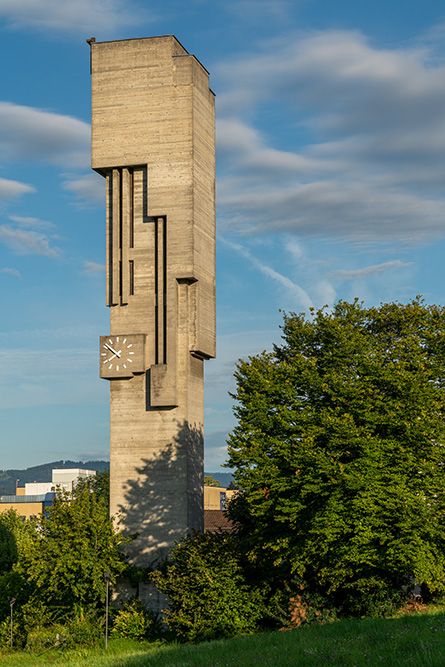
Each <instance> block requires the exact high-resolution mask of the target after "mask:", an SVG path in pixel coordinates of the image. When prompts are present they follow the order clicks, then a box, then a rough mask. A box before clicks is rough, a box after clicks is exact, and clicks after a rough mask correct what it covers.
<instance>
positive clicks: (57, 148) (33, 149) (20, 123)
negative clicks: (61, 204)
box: [0, 0, 90, 194]
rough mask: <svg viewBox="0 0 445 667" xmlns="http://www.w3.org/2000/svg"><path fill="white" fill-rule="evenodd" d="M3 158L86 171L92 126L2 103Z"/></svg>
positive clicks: (0, 147) (0, 145) (0, 133)
mask: <svg viewBox="0 0 445 667" xmlns="http://www.w3.org/2000/svg"><path fill="white" fill-rule="evenodd" d="M0 2H1V0H0ZM0 156H1V160H2V161H3V162H5V161H18V160H28V161H33V162H44V163H49V164H56V165H63V166H65V167H66V165H67V164H69V165H71V166H72V167H74V168H76V167H77V168H78V167H82V168H85V169H86V168H88V167H89V162H90V126H89V125H88V123H84V122H83V121H81V120H78V119H77V118H73V117H71V116H65V115H62V114H57V113H54V112H52V111H45V110H42V109H36V108H33V107H26V106H21V105H18V104H13V103H12V102H0ZM0 194H1V191H0Z"/></svg>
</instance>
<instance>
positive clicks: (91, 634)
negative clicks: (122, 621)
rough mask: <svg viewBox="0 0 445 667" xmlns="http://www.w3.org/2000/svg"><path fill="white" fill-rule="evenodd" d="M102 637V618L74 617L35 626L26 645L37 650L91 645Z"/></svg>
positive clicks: (31, 649)
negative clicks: (63, 621)
mask: <svg viewBox="0 0 445 667" xmlns="http://www.w3.org/2000/svg"><path fill="white" fill-rule="evenodd" d="M103 637H104V624H103V619H100V618H98V617H96V616H91V617H84V618H75V619H71V620H70V621H68V622H67V623H53V624H51V625H50V626H47V627H36V628H35V629H33V630H31V631H30V632H29V633H28V639H27V643H26V647H27V648H28V649H29V650H30V651H37V652H40V651H45V650H47V649H50V648H70V649H71V648H75V647H78V646H85V647H91V646H97V645H99V643H100V642H101V641H102V639H103Z"/></svg>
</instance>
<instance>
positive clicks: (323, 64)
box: [217, 31, 445, 243]
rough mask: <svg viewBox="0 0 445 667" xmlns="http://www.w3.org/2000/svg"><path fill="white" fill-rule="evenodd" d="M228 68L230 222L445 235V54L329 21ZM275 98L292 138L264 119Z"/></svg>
mask: <svg viewBox="0 0 445 667" xmlns="http://www.w3.org/2000/svg"><path fill="white" fill-rule="evenodd" d="M217 76H219V77H220V79H222V80H223V81H225V84H226V90H227V92H226V93H225V94H224V93H223V94H222V95H220V96H219V102H218V104H219V106H218V109H219V115H220V121H219V123H218V127H219V129H218V145H219V147H220V155H221V157H222V159H221V161H220V179H219V185H218V204H219V207H220V208H219V210H220V220H221V221H222V222H223V224H224V225H226V226H228V227H229V228H230V229H233V230H235V229H236V230H237V231H238V232H241V233H242V232H247V233H252V234H259V233H260V234H264V233H268V232H277V231H282V232H287V233H296V232H298V233H299V234H304V235H309V236H320V235H324V236H335V237H336V238H337V239H340V238H342V239H346V240H349V241H351V240H355V241H357V240H358V241H361V242H366V243H374V242H380V241H382V240H383V241H385V240H390V241H394V240H395V239H397V240H399V241H400V242H401V243H411V242H416V243H418V242H422V241H425V240H430V239H431V238H432V237H435V236H438V235H443V231H444V224H443V223H444V217H445V201H444V195H443V182H444V179H445V163H444V161H443V153H444V150H445V116H444V114H443V108H444V107H445V87H444V86H443V80H444V76H445V66H444V65H443V63H442V62H430V59H429V53H428V51H427V50H426V49H423V50H422V49H412V50H409V49H404V50H402V49H398V50H397V49H394V50H389V49H377V48H374V47H372V46H371V45H370V44H369V43H368V42H367V40H366V39H365V38H364V37H363V36H362V35H360V34H359V33H356V32H347V31H325V32H322V33H316V34H312V35H309V36H303V37H302V36H301V35H299V36H297V37H295V38H293V39H290V38H289V37H286V38H283V39H282V40H281V41H277V42H270V43H268V44H265V45H264V46H263V50H262V51H260V52H259V53H257V54H256V55H255V57H252V58H245V59H243V60H242V61H239V62H234V61H232V62H230V63H226V64H224V65H221V66H220V67H219V69H218V70H217ZM270 104H273V105H274V114H275V116H276V118H280V117H281V119H282V121H283V128H282V130H281V131H280V129H279V128H278V131H276V132H274V135H275V136H276V137H277V138H278V137H280V135H281V144H282V146H283V145H284V146H285V147H286V148H285V150H283V149H282V148H280V149H277V148H275V147H274V146H273V145H272V142H271V140H270V138H267V137H266V134H265V130H266V125H265V126H264V129H263V130H261V129H260V123H261V122H262V120H261V119H262V113H261V110H262V105H270ZM289 110H291V112H292V114H293V124H291V122H290V120H289V116H288V115H287V114H288V113H289ZM280 114H281V116H280ZM266 115H267V114H266ZM245 118H248V119H249V120H248V121H246V120H245ZM252 118H258V120H257V121H255V122H256V126H254V124H253V122H252ZM278 122H279V121H278ZM283 136H284V137H285V141H283V140H282V138H283ZM278 140H280V139H278Z"/></svg>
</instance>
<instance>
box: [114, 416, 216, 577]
mask: <svg viewBox="0 0 445 667" xmlns="http://www.w3.org/2000/svg"><path fill="white" fill-rule="evenodd" d="M203 455H204V451H203V434H202V430H201V429H197V428H195V427H193V426H191V425H189V424H188V423H187V422H185V421H184V422H182V423H181V424H179V425H178V431H177V434H176V436H175V437H174V438H173V440H172V442H170V443H168V444H167V445H165V446H164V447H163V448H162V449H161V451H159V452H157V453H156V454H153V455H152V456H151V457H147V458H144V459H142V460H141V465H140V466H138V467H137V468H135V471H134V477H133V478H132V479H127V480H126V482H125V485H124V502H123V503H122V504H121V505H120V506H119V510H120V515H121V519H122V527H124V529H125V531H126V532H127V533H129V534H135V533H137V538H136V539H135V540H134V541H133V542H132V543H131V544H130V545H129V546H128V547H127V549H126V550H127V553H128V555H129V558H130V561H131V562H132V563H133V564H135V565H138V566H139V567H151V566H153V565H154V564H155V563H156V562H157V561H159V560H160V559H163V558H165V556H166V555H167V554H168V552H169V550H170V548H171V546H172V545H173V543H174V542H175V541H177V540H179V539H181V538H182V537H184V535H186V534H187V533H189V532H191V531H192V530H198V531H202V530H203V493H204V491H203V483H204V472H203Z"/></svg>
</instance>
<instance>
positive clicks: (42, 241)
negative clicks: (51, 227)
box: [0, 225, 62, 257]
mask: <svg viewBox="0 0 445 667" xmlns="http://www.w3.org/2000/svg"><path fill="white" fill-rule="evenodd" d="M0 241H1V242H3V243H5V245H7V246H8V247H9V248H10V249H11V250H12V251H13V252H14V253H16V254H17V255H45V256H46V257H60V256H61V254H62V251H61V250H60V248H56V247H55V246H51V245H50V243H51V241H50V238H49V237H48V236H47V235H46V234H42V233H41V232H36V231H32V230H28V229H20V228H14V227H11V226H9V225H2V226H0Z"/></svg>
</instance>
